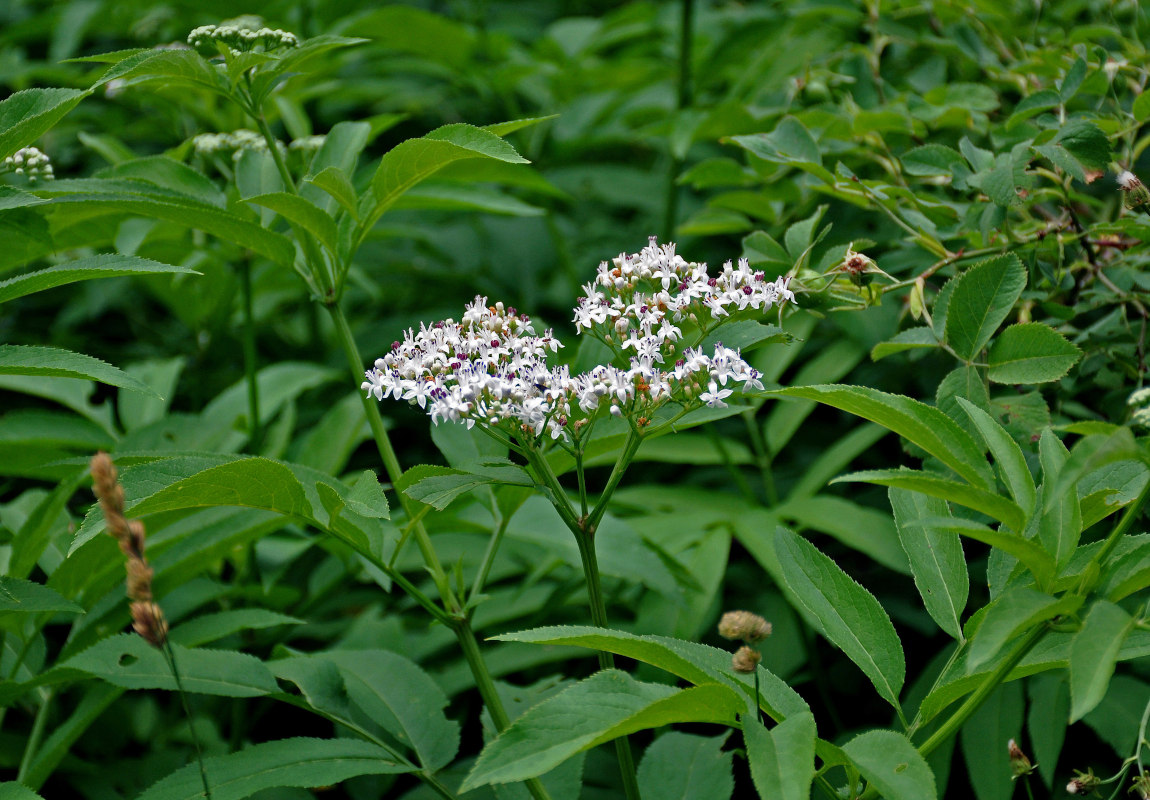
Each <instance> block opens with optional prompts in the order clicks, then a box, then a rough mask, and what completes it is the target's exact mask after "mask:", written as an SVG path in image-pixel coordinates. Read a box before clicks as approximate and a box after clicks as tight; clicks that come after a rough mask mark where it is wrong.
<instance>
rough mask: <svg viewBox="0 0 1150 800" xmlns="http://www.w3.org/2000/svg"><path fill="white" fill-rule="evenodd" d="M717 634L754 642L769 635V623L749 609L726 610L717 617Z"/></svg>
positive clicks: (750, 642) (727, 637)
mask: <svg viewBox="0 0 1150 800" xmlns="http://www.w3.org/2000/svg"><path fill="white" fill-rule="evenodd" d="M719 635H720V636H722V637H723V638H724V639H742V640H743V641H744V642H746V643H748V644H754V643H755V642H761V641H763V639H766V638H767V637H768V636H770V635H771V623H769V622H767V621H766V620H765V619H763V618H762V617H760V616H759V615H758V614H754V613H752V612H750V611H728V612H726V613H725V614H723V616H722V618H720V619H719Z"/></svg>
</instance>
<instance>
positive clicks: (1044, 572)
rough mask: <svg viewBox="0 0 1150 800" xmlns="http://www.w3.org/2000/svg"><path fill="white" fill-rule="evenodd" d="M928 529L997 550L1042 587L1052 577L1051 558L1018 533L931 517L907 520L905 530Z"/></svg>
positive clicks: (958, 519)
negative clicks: (1015, 561) (1013, 560)
mask: <svg viewBox="0 0 1150 800" xmlns="http://www.w3.org/2000/svg"><path fill="white" fill-rule="evenodd" d="M919 525H921V526H924V527H926V526H929V527H932V528H944V529H946V530H952V531H954V532H956V533H958V534H959V535H961V536H966V537H967V538H970V539H974V540H975V541H977V542H982V543H984V544H988V545H990V546H991V547H997V548H998V549H999V550H1002V551H1003V552H1004V553H1008V554H1010V555H1012V556H1014V557H1015V558H1017V559H1018V560H1019V561H1021V562H1022V563H1023V564H1024V565H1025V566H1026V568H1027V569H1029V570H1030V571H1031V572H1032V573H1034V577H1035V579H1036V580H1037V581H1038V584H1039V585H1040V586H1045V585H1046V584H1048V583H1049V582H1050V581H1051V580H1052V579H1053V578H1054V559H1053V558H1052V557H1051V555H1050V554H1049V553H1047V552H1046V551H1045V550H1043V549H1042V548H1041V547H1040V546H1039V545H1038V544H1037V543H1035V542H1033V541H1031V540H1030V539H1027V538H1025V537H1023V536H1021V535H1019V534H1015V533H1010V532H1008V531H996V530H993V529H991V528H988V527H986V526H985V525H983V524H982V523H980V522H975V521H973V520H969V519H962V518H961V517H933V518H926V519H921V520H915V521H910V522H908V523H907V526H908V527H915V526H919Z"/></svg>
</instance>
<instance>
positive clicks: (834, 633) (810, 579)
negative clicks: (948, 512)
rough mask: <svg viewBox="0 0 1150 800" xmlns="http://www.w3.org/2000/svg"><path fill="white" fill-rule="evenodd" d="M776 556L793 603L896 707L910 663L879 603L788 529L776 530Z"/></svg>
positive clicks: (884, 697) (832, 562) (809, 544)
mask: <svg viewBox="0 0 1150 800" xmlns="http://www.w3.org/2000/svg"><path fill="white" fill-rule="evenodd" d="M775 552H776V554H777V555H778V559H779V564H780V566H781V568H782V573H783V576H784V578H785V580H786V585H785V588H786V590H787V594H788V595H789V596H790V598H791V600H792V604H793V605H795V606H796V607H797V608H798V610H799V611H800V612H801V613H802V614H803V616H804V617H805V618H806V619H807V621H808V622H809V623H810V624H811V626H812V627H814V628H815V629H816V630H818V631H819V632H820V633H822V634H823V636H825V637H826V638H827V639H828V640H829V641H830V642H831V643H832V644H834V645H835V646H836V647H838V648H839V649H840V650H842V651H843V652H844V653H846V654H847V656H848V657H849V658H850V660H851V661H853V662H854V663H855V664H856V665H857V666H858V667H859V669H861V670H862V671H863V672H864V673H865V674H866V676H867V677H868V678H870V680H871V683H873V684H874V687H875V689H876V690H877V691H878V693H879V695H881V696H882V698H883V699H884V700H886V701H887V702H888V703H890V704H891V705H892V706H895V707H896V708H897V707H898V694H899V691H900V690H901V689H902V683H903V679H904V678H905V677H906V663H905V661H904V659H903V652H902V643H901V642H900V641H899V639H898V634H897V633H895V630H894V625H892V624H891V621H890V617H888V616H887V614H886V612H885V611H884V610H883V608H882V606H881V605H879V602H878V600H876V599H875V598H874V595H872V594H871V593H870V592H868V591H867V590H866V589H864V588H863V587H862V586H860V585H859V584H857V583H855V581H854V580H853V579H852V578H851V577H850V576H849V575H847V574H846V573H845V572H843V571H842V570H841V569H840V568H839V567H838V565H837V564H835V562H834V561H832V560H831V559H830V558H828V557H827V556H825V555H823V554H822V553H821V552H819V551H818V549H817V548H816V547H815V546H814V545H812V544H811V543H810V542H808V541H806V540H805V539H803V538H801V537H799V536H796V535H795V534H793V533H791V532H790V531H788V530H786V529H785V528H778V529H777V530H776V531H775Z"/></svg>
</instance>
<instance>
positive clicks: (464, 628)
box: [451, 618, 551, 800]
mask: <svg viewBox="0 0 1150 800" xmlns="http://www.w3.org/2000/svg"><path fill="white" fill-rule="evenodd" d="M451 628H452V630H453V631H455V637H456V638H457V639H458V640H459V646H460V647H461V648H462V649H463V657H464V658H466V659H467V665H468V666H469V667H471V674H472V675H473V676H474V677H475V686H476V688H477V689H479V696H480V697H482V698H483V702H484V704H485V705H486V706H487V711H488V713H490V714H491V721H492V723H493V724H494V725H495V730H497V731H499V732H500V733H502V732H503V731H504V730H506V729H507V727H508V726H509V725H511V719H510V718H509V717H508V716H507V709H506V708H504V707H503V701H502V700H501V699H500V698H499V692H498V691H497V690H496V689H495V681H493V680H492V679H491V673H490V672H489V671H488V670H487V662H486V661H484V660H483V654H482V653H480V652H479V643H478V642H477V641H476V640H475V632H474V631H473V630H472V629H471V623H470V622H468V621H467V619H466V618H457V619H454V620H453V621H452V622H451ZM524 783H525V784H526V786H527V791H529V792H531V796H532V797H534V798H535V800H551V795H550V794H548V792H547V788H546V787H545V786H544V785H543V783H542V782H541V781H540V780H539V779H538V778H529V779H527V780H526V781H524Z"/></svg>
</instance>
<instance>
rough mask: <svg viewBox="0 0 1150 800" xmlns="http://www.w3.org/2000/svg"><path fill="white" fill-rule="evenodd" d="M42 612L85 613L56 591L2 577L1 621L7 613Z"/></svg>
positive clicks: (32, 583)
mask: <svg viewBox="0 0 1150 800" xmlns="http://www.w3.org/2000/svg"><path fill="white" fill-rule="evenodd" d="M40 611H67V612H70V613H73V614H83V613H84V609H83V607H81V606H78V605H76V604H75V603H73V602H72V601H71V600H69V599H68V598H66V597H64V596H63V595H62V594H60V593H59V592H57V591H55V590H54V589H49V588H48V587H47V586H44V585H42V584H39V583H34V582H33V581H26V580H24V579H23V578H11V577H7V576H4V575H0V619H2V618H3V615H4V614H5V613H7V612H19V613H24V614H31V613H36V612H40Z"/></svg>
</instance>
